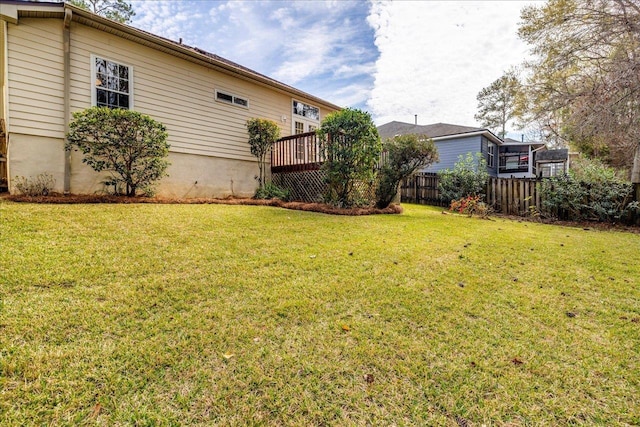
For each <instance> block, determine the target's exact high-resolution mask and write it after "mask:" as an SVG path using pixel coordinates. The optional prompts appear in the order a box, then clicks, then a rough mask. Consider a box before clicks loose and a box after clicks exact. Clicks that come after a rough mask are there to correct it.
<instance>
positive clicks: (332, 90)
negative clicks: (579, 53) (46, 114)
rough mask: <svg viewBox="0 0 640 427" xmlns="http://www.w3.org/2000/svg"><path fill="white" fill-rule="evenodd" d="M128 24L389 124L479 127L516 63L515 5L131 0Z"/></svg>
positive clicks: (520, 53) (519, 47) (520, 55)
mask: <svg viewBox="0 0 640 427" xmlns="http://www.w3.org/2000/svg"><path fill="white" fill-rule="evenodd" d="M131 3H132V4H133V6H134V10H135V11H136V16H135V17H134V19H133V22H132V25H133V26H135V27H138V28H141V29H144V30H147V31H150V32H153V33H155V34H158V35H161V36H164V37H167V38H170V39H173V40H178V39H180V38H182V39H183V42H184V43H186V44H189V45H192V46H197V47H199V48H201V49H204V50H206V51H209V52H212V53H215V54H218V55H220V56H223V57H225V58H227V59H230V60H232V61H235V62H238V63H240V64H242V65H244V66H246V67H249V68H251V69H253V70H255V71H258V72H260V73H262V74H266V75H268V76H270V77H273V78H275V79H277V80H280V81H281V82H284V83H286V84H289V85H292V86H295V87H297V88H299V89H301V90H304V91H306V92H308V93H311V94H313V95H316V96H318V97H320V98H323V99H326V100H328V101H331V102H333V103H336V104H338V105H341V106H345V107H357V108H361V109H364V110H367V111H369V112H370V113H371V114H372V116H373V117H374V120H375V121H376V123H377V124H383V123H386V122H388V121H391V120H399V121H404V122H413V121H414V114H417V115H418V122H419V123H420V124H429V123H436V122H445V123H454V124H460V125H476V124H477V123H476V122H475V120H474V118H473V115H474V114H475V112H476V106H477V102H476V99H475V97H476V95H477V93H478V92H479V91H480V90H481V89H482V88H483V87H485V86H487V85H489V84H490V83H491V82H492V81H493V80H495V79H497V78H498V77H500V76H501V75H502V72H503V71H504V70H506V69H507V68H509V67H510V66H512V65H517V64H519V63H521V62H522V60H523V59H524V58H525V57H526V55H527V47H526V46H525V45H524V44H523V43H522V42H520V41H519V40H518V38H517V36H516V31H517V24H518V21H519V12H520V9H521V8H522V7H523V6H524V5H525V4H529V3H531V2H520V1H395V2H391V1H364V0H360V1H348V0H332V1H320V0H306V1H304V0H298V1H284V0H278V1H258V0H250V1H240V0H232V1H214V0H193V1H187V0H183V1H162V0H134V1H131Z"/></svg>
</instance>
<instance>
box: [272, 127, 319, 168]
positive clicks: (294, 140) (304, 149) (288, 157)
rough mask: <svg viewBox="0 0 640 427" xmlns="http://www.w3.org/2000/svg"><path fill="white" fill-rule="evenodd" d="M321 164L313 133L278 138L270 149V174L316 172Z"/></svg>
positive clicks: (317, 145) (315, 137) (316, 141)
mask: <svg viewBox="0 0 640 427" xmlns="http://www.w3.org/2000/svg"><path fill="white" fill-rule="evenodd" d="M323 162H324V157H323V155H322V153H321V152H320V145H319V144H318V140H317V136H316V133H315V132H307V133H300V134H298V135H291V136H286V137H284V138H280V139H279V140H278V141H276V143H275V144H274V145H273V148H272V149H271V173H286V172H302V171H311V170H318V169H320V166H321V165H322V163H323Z"/></svg>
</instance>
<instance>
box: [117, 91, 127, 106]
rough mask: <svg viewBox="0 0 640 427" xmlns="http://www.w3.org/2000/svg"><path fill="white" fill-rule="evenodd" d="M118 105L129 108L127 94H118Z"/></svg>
mask: <svg viewBox="0 0 640 427" xmlns="http://www.w3.org/2000/svg"><path fill="white" fill-rule="evenodd" d="M118 107H120V108H124V109H129V95H123V94H118Z"/></svg>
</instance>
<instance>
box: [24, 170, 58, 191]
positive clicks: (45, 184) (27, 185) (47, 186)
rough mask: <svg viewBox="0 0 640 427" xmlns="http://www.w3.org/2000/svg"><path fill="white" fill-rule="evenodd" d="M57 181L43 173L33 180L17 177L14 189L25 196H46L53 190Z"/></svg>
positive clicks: (48, 174)
mask: <svg viewBox="0 0 640 427" xmlns="http://www.w3.org/2000/svg"><path fill="white" fill-rule="evenodd" d="M55 185H56V180H55V179H54V178H53V175H51V174H50V173H47V172H45V173H41V174H39V175H36V176H35V177H33V178H25V177H24V176H16V177H15V178H14V179H13V187H14V189H15V190H17V191H18V192H19V193H20V194H24V195H25V196H46V195H48V194H49V193H51V191H52V190H53V187H54V186H55Z"/></svg>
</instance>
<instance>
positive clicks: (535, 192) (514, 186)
mask: <svg viewBox="0 0 640 427" xmlns="http://www.w3.org/2000/svg"><path fill="white" fill-rule="evenodd" d="M438 182H439V176H438V174H436V173H420V174H418V175H416V176H414V177H412V178H409V179H408V180H406V181H404V182H403V183H402V186H401V188H400V195H401V199H402V201H403V202H408V203H420V204H425V205H436V206H444V205H446V204H445V203H444V202H443V201H442V200H441V199H440V192H439V191H438ZM486 195H487V197H486V202H487V204H489V205H490V206H491V207H492V208H493V209H494V210H495V211H497V212H501V213H504V214H508V215H525V214H527V213H528V212H530V210H532V209H533V208H534V207H535V208H537V209H538V210H539V209H540V207H541V205H540V203H541V202H540V180H538V179H535V178H489V181H488V182H487V189H486Z"/></svg>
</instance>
